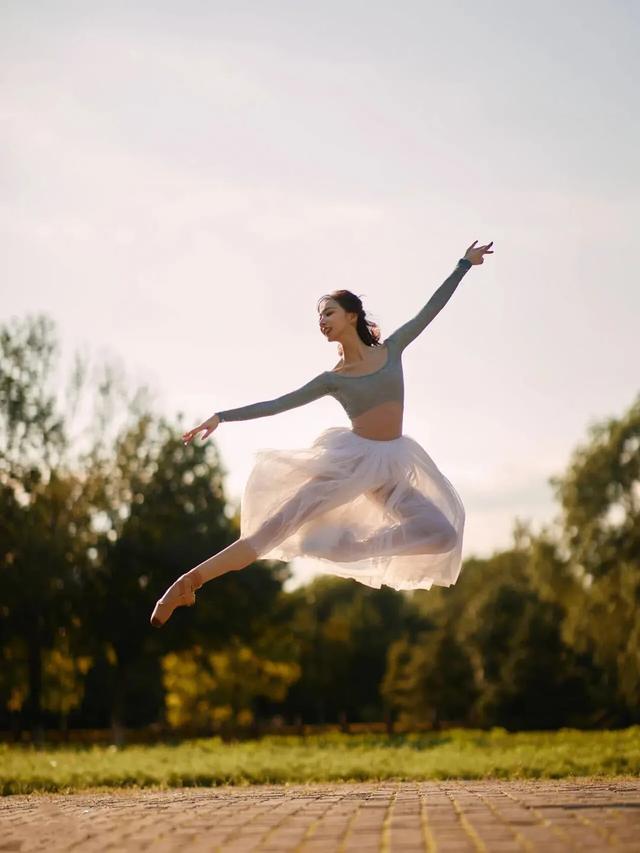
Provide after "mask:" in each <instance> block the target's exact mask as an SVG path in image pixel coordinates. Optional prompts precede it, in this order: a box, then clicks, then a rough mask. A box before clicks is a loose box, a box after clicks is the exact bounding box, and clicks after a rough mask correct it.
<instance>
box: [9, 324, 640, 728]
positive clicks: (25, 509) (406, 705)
mask: <svg viewBox="0 0 640 853" xmlns="http://www.w3.org/2000/svg"><path fill="white" fill-rule="evenodd" d="M58 352H59V342H58V340H57V337H56V329H55V327H54V325H53V323H52V321H51V320H50V319H48V318H47V317H46V316H43V315H37V316H28V317H26V318H25V319H23V320H19V319H18V320H17V319H14V320H12V321H11V322H9V323H7V324H5V325H4V326H2V327H0V644H1V652H0V729H4V730H9V731H13V732H14V733H16V734H18V733H19V732H20V731H21V730H23V729H31V730H34V731H36V732H37V731H38V730H41V729H42V728H43V727H47V728H49V727H52V726H59V727H60V728H63V729H64V728H67V727H88V728H101V727H106V726H112V727H113V728H114V730H115V731H116V733H117V732H119V731H121V730H122V728H123V727H125V726H127V727H137V726H144V725H148V724H150V723H157V722H163V723H166V724H168V725H170V726H176V727H180V726H184V725H190V726H197V727H200V728H203V729H205V730H206V729H209V728H210V729H212V730H213V729H217V728H219V727H223V728H224V727H225V726H230V727H239V726H240V727H242V726H244V727H251V726H256V725H257V724H258V723H260V721H269V720H273V719H274V718H277V719H282V720H284V721H286V722H287V723H293V722H295V721H304V722H308V723H330V722H345V721H351V722H367V721H382V720H385V721H387V723H388V724H389V726H391V725H393V724H394V723H396V722H398V723H401V724H402V725H412V724H416V723H420V724H424V723H428V724H431V725H433V726H436V727H437V726H440V725H443V724H448V723H457V724H463V725H469V726H481V727H485V726H495V725H499V726H504V727H506V728H510V729H527V728H538V729H539V728H555V727H560V726H578V727H594V726H618V725H620V726H621V725H629V724H632V723H637V722H640V701H639V699H640V618H639V606H640V523H639V522H640V397H639V398H638V399H637V400H636V401H635V402H634V404H633V405H632V406H631V408H630V409H629V411H628V412H627V413H626V414H624V415H623V416H622V417H621V418H619V419H610V420H606V421H603V422H602V423H599V424H595V425H592V426H591V427H590V428H589V434H588V436H587V438H586V440H585V441H584V442H583V443H582V444H581V445H580V446H578V447H577V448H576V449H575V451H574V453H573V454H572V458H571V459H570V460H569V463H568V465H567V468H566V471H565V472H564V475H563V476H562V477H558V478H554V479H553V480H552V481H551V483H552V485H553V486H554V489H555V493H556V497H557V500H558V504H559V513H558V517H557V519H556V520H555V521H554V523H553V524H552V525H550V526H548V527H545V528H543V529H542V531H541V532H538V533H534V532H533V531H532V530H531V528H530V526H529V525H528V523H524V522H521V521H516V522H515V523H514V532H513V545H512V547H511V548H510V549H509V550H507V551H504V552H502V553H496V554H494V555H493V556H492V557H491V558H489V559H475V558H469V559H467V560H466V561H465V565H464V567H463V571H462V574H461V577H460V580H459V581H458V583H457V584H456V585H455V586H454V587H452V588H450V589H441V588H433V589H432V590H429V591H423V590H419V591H416V592H414V593H399V592H396V591H394V590H391V589H389V588H387V587H382V589H380V590H374V589H370V588H368V587H365V586H363V585H361V584H358V583H357V582H355V581H347V580H342V579H338V578H334V577H331V576H328V575H324V576H321V577H318V578H316V579H315V580H314V581H313V582H311V583H309V584H307V585H306V586H305V587H302V588H299V589H297V590H295V591H293V592H288V593H287V592H285V591H284V590H283V584H284V582H285V580H286V579H287V578H288V577H289V568H288V566H287V565H286V564H284V563H280V562H268V561H258V562H257V563H256V564H255V565H253V566H251V567H248V568H247V569H244V570H242V571H240V572H231V573H229V574H227V575H225V576H223V577H222V578H219V579H217V580H216V581H213V582H212V583H210V584H207V585H206V586H205V587H204V588H203V589H202V590H201V591H200V592H199V593H198V601H197V604H196V606H195V607H194V608H189V609H187V608H181V609H180V610H178V611H176V613H175V614H174V615H173V617H172V619H171V620H170V622H169V623H168V625H167V626H166V627H165V628H164V629H163V630H161V631H156V630H155V629H153V628H151V627H150V625H149V614H150V611H151V609H152V607H153V604H154V602H155V600H156V598H157V597H158V596H159V595H160V594H161V593H162V592H163V591H164V590H165V588H166V587H167V586H168V584H169V583H170V582H171V581H173V580H174V579H175V577H176V576H177V575H178V574H180V573H181V572H183V571H185V570H186V569H188V568H191V567H192V566H193V565H196V564H197V563H199V562H201V561H202V560H203V559H205V558H206V557H207V556H209V555H210V554H212V553H214V552H216V551H218V550H220V549H221V548H224V547H225V546H226V545H228V544H230V543H231V542H232V541H234V540H235V539H236V538H237V537H238V535H239V518H238V517H237V515H236V514H234V512H233V510H230V508H229V505H228V502H227V500H226V498H225V492H224V477H225V474H226V471H225V469H224V467H223V465H222V462H221V460H220V458H219V455H218V452H217V447H216V443H215V436H214V437H213V438H212V439H210V440H209V441H208V442H206V443H205V444H204V445H201V446H198V445H197V444H191V445H189V446H188V447H185V446H184V445H183V444H182V441H181V439H180V436H181V434H182V432H183V431H184V429H185V427H186V426H188V425H186V424H184V423H183V420H182V415H180V414H179V415H178V416H177V418H176V419H175V420H169V419H167V418H166V417H164V416H163V415H161V414H158V413H156V412H155V411H154V410H153V406H152V405H151V403H150V399H151V395H150V392H149V391H148V389H146V388H141V389H136V390H135V391H133V392H131V391H130V390H129V389H128V388H127V384H126V381H125V379H124V378H123V375H122V374H121V373H119V372H118V370H116V369H115V368H114V367H113V365H108V364H105V365H102V366H98V367H97V368H91V366H90V364H89V360H88V359H85V358H82V357H80V356H78V355H76V357H75V361H74V364H73V368H72V369H71V371H70V373H69V376H68V377H67V381H66V386H65V388H64V392H63V393H61V391H60V389H59V388H58V387H55V384H54V381H55V376H56V373H55V370H56V365H57V363H58Z"/></svg>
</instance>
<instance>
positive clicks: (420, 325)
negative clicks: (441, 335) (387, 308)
mask: <svg viewBox="0 0 640 853" xmlns="http://www.w3.org/2000/svg"><path fill="white" fill-rule="evenodd" d="M477 242H478V241H477V240H474V241H473V243H472V244H471V245H470V246H469V248H468V249H467V251H466V252H465V254H464V257H462V258H460V260H459V261H458V263H457V264H456V267H455V269H454V270H453V272H452V273H451V275H449V276H448V277H447V278H446V279H445V280H444V281H443V283H442V284H441V285H440V287H439V288H438V289H437V290H436V292H435V293H434V294H433V296H432V297H431V298H430V299H429V301H428V302H427V304H426V305H424V306H423V307H422V308H421V309H420V310H419V311H418V313H417V314H416V315H415V317H412V318H411V319H410V320H407V322H406V323H403V324H402V326H399V327H398V328H397V329H396V330H395V332H392V333H391V334H390V335H389V336H388V338H387V341H391V342H392V343H393V344H395V345H396V347H397V348H398V349H399V350H400V351H402V350H403V349H404V348H405V347H406V346H407V345H408V344H410V343H411V341H413V340H415V338H417V337H418V335H419V334H420V332H423V331H424V330H425V329H426V328H427V326H428V325H429V323H430V322H431V321H432V320H433V318H434V317H435V316H436V315H437V314H439V313H440V311H442V309H443V308H444V306H445V305H446V304H447V302H448V301H449V299H450V298H451V296H452V295H453V292H454V290H455V289H456V287H457V286H458V285H459V284H460V282H461V280H462V277H463V276H464V275H465V274H466V273H467V272H468V271H469V269H470V268H471V266H472V265H474V264H481V263H482V262H483V260H484V259H483V254H488V255H490V254H493V252H492V251H491V250H490V248H489V247H490V246H491V245H492V244H493V240H492V241H491V243H487V245H486V246H477V247H476V245H475V244H476V243H477Z"/></svg>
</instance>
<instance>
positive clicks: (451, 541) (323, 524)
mask: <svg viewBox="0 0 640 853" xmlns="http://www.w3.org/2000/svg"><path fill="white" fill-rule="evenodd" d="M477 242H478V241H477V240H474V241H473V243H472V244H471V245H470V246H469V248H468V249H467V251H466V252H465V254H464V257H463V258H460V260H459V261H458V263H457V265H456V268H455V269H454V271H453V272H452V273H451V275H450V276H449V277H448V278H447V279H446V280H445V281H444V282H443V284H442V285H440V287H439V288H438V290H436V292H435V293H434V294H433V296H432V297H431V299H429V301H428V302H427V303H426V305H425V306H424V307H423V308H421V309H420V311H419V312H418V313H417V314H416V316H415V317H413V318H412V319H410V320H409V321H408V322H406V323H404V324H403V325H402V326H400V327H399V328H398V329H396V330H395V332H393V334H391V335H389V337H388V338H387V339H386V340H385V341H384V343H383V344H381V343H380V341H379V335H380V333H379V330H378V329H377V327H376V326H375V324H373V323H371V322H370V321H368V320H366V317H365V311H364V310H363V308H362V303H361V302H360V299H359V298H358V297H357V296H356V295H355V294H353V293H351V292H350V291H348V290H338V291H334V292H333V293H331V294H329V295H327V296H324V297H322V298H321V299H320V300H319V303H318V313H319V320H320V331H321V332H322V333H323V334H324V335H326V337H327V340H329V341H338V342H339V344H340V346H341V356H342V357H341V360H340V361H339V362H338V364H337V365H336V366H335V367H334V368H333V369H332V370H327V371H324V372H323V373H320V374H318V376H315V377H314V378H313V379H311V380H310V381H309V382H307V383H306V385H303V386H302V387H301V388H298V389H296V390H295V391H291V392H290V393H288V394H285V395H283V396H282V397H278V398H277V399H275V400H267V401H265V402H260V403H253V404H251V405H249V406H242V407H240V408H237V409H228V410H225V411H220V412H216V413H215V414H213V415H212V416H211V417H210V418H209V419H208V420H206V421H204V423H202V424H200V426H197V427H195V429H192V430H189V431H188V432H186V433H184V435H183V440H184V442H185V444H188V443H189V442H190V441H192V440H193V438H194V437H195V436H196V435H197V434H198V433H199V432H202V433H203V436H202V437H203V439H204V438H207V437H208V436H209V435H210V434H211V433H212V432H213V431H214V430H215V429H216V428H217V427H218V424H220V423H221V422H224V421H239V420H247V419H249V418H260V417H265V416H267V415H274V414H276V413H278V412H283V411H286V410H287V409H292V408H295V407H296V406H302V405H304V404H305V403H309V402H311V401H312V400H316V399H318V398H319V397H323V396H325V395H327V394H329V395H331V396H332V397H335V398H336V399H337V400H338V402H340V403H341V405H342V406H343V407H344V409H345V410H346V412H347V414H348V415H349V418H350V420H351V425H352V428H351V429H348V428H346V427H330V428H328V429H325V430H324V431H323V432H322V433H321V434H320V435H319V436H318V438H317V439H316V440H315V441H314V442H313V444H312V446H311V447H308V448H297V449H293V450H292V449H289V450H277V449H275V448H267V449H263V450H260V451H258V453H257V454H256V464H255V465H254V467H253V470H252V471H251V474H250V475H249V479H248V481H247V484H246V486H245V489H244V493H243V496H242V501H241V523H240V534H241V535H240V538H239V539H237V540H236V541H235V542H233V543H232V544H231V545H229V546H228V547H227V548H225V549H224V550H223V551H220V552H219V553H218V554H214V555H213V556H212V557H209V559H208V560H205V561H204V562H203V563H200V565H198V566H196V567H195V568H193V569H191V570H190V571H188V572H187V573H186V574H184V575H181V576H180V577H179V578H178V579H177V580H176V581H175V583H174V584H172V586H170V587H169V589H168V590H167V591H166V592H165V594H164V595H163V596H162V598H161V599H159V600H158V602H157V603H156V606H155V608H154V611H153V614H152V616H151V624H152V625H154V626H156V627H160V626H161V625H164V623H165V622H166V621H167V619H168V618H169V617H170V616H171V614H172V613H173V611H174V610H175V608H176V607H179V606H181V605H192V604H194V603H195V590H197V589H199V588H200V587H201V586H202V585H203V584H204V583H206V581H208V580H211V579H212V578H215V577H219V576H220V575H222V574H224V573H225V572H229V571H233V570H238V569H242V568H244V567H245V566H248V565H250V564H251V563H253V562H254V561H255V560H256V559H277V560H290V559H292V558H293V557H302V556H309V557H314V558H316V559H317V560H318V561H319V566H321V567H322V569H323V570H324V571H327V572H330V573H331V574H335V575H339V576H341V577H346V578H353V579H355V580H358V581H360V582H361V583H363V584H366V585H367V586H372V587H377V588H379V587H380V586H381V585H382V584H383V583H384V584H386V585H387V586H390V587H393V588H394V589H416V588H422V589H430V588H431V586H432V585H433V584H434V583H435V584H437V585H440V586H450V585H451V584H454V583H455V582H456V580H457V578H458V575H459V573H460V567H461V553H462V536H463V530H464V521H465V511H464V506H463V504H462V501H461V500H460V497H459V495H458V494H457V492H456V490H455V489H454V487H453V486H452V484H451V483H450V482H449V481H448V480H447V478H446V477H445V476H444V475H443V474H442V473H441V471H440V470H439V469H438V468H437V466H436V464H435V463H434V462H433V460H432V459H431V457H430V456H429V455H428V454H427V452H426V451H425V450H424V449H423V448H422V447H421V446H420V444H418V442H417V441H415V440H414V439H412V438H410V437H409V436H407V435H403V433H402V415H403V403H404V382H403V373H402V363H401V355H402V352H403V351H404V349H405V348H406V346H407V345H408V344H409V343H411V341H413V340H414V339H415V338H416V337H417V336H418V335H419V334H420V332H422V331H423V330H424V329H425V328H426V327H427V325H428V324H429V323H430V322H431V320H433V318H434V317H435V316H436V315H437V314H438V313H439V312H440V311H441V310H442V308H443V307H444V306H445V305H446V303H447V302H448V300H449V299H450V297H451V296H452V294H453V292H454V290H455V289H456V287H457V286H458V284H459V283H460V281H461V279H462V277H463V276H464V275H465V274H466V273H467V272H468V271H469V269H470V268H471V266H473V265H475V264H481V263H483V260H484V255H489V254H493V251H492V250H491V246H492V244H493V241H491V242H490V243H487V244H486V245H484V246H476V243H477Z"/></svg>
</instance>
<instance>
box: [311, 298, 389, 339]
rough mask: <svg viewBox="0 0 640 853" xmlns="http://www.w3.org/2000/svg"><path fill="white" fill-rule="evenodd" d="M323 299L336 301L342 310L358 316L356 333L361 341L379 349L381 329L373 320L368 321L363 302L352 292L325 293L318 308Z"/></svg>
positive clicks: (319, 301) (319, 300) (318, 303)
mask: <svg viewBox="0 0 640 853" xmlns="http://www.w3.org/2000/svg"><path fill="white" fill-rule="evenodd" d="M323 299H335V301H336V302H337V303H338V305H339V306H340V307H341V308H344V310H345V311H348V312H350V313H354V314H357V315H358V319H357V321H356V332H357V333H358V336H359V338H360V340H361V341H364V343H365V344H367V346H370V347H377V346H381V344H380V328H379V326H378V324H377V323H374V321H373V320H368V319H367V316H366V311H365V310H364V308H363V307H362V300H361V299H360V297H359V296H356V295H355V293H352V292H351V291H350V290H333V291H332V292H331V293H325V295H324V296H321V297H320V299H318V302H317V305H316V307H318V306H319V305H320V303H321V302H322V300H323Z"/></svg>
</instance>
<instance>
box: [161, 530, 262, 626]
mask: <svg viewBox="0 0 640 853" xmlns="http://www.w3.org/2000/svg"><path fill="white" fill-rule="evenodd" d="M256 556H257V554H256V552H255V550H254V549H253V548H252V547H251V546H250V545H249V544H248V543H247V542H246V541H245V540H244V539H243V538H242V537H241V538H240V539H236V541H235V542H232V543H231V545H228V546H227V547H226V548H224V549H223V550H222V551H218V553H217V554H214V555H213V556H212V557H208V558H207V559H206V560H204V562H202V563H199V564H198V565H197V566H195V567H194V568H193V569H190V571H188V572H185V574H184V575H180V577H179V578H178V579H177V580H176V581H174V583H172V584H171V586H170V587H169V589H168V590H167V591H166V592H165V594H164V595H163V596H162V598H160V599H158V601H157V603H156V606H155V607H154V610H153V613H152V614H151V624H152V625H153V626H154V627H155V628H160V627H162V625H164V623H165V622H166V621H167V619H168V618H169V617H170V616H171V614H172V613H173V611H174V610H175V609H176V607H182V606H187V607H190V606H191V605H193V604H195V603H196V596H195V591H196V590H197V589H200V587H201V586H202V585H203V584H204V583H206V582H207V581H210V580H212V579H213V578H217V577H220V575H224V574H226V572H232V571H237V570H239V569H244V568H245V566H249V565H250V564H251V563H253V562H254V561H255V559H256Z"/></svg>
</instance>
